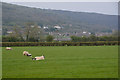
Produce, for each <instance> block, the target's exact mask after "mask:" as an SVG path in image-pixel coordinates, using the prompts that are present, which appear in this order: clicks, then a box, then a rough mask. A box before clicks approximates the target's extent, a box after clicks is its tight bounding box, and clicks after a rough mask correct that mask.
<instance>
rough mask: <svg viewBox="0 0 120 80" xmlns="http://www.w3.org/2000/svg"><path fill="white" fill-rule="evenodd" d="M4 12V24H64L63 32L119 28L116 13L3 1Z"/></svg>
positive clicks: (109, 30)
mask: <svg viewBox="0 0 120 80" xmlns="http://www.w3.org/2000/svg"><path fill="white" fill-rule="evenodd" d="M2 12H3V16H2V17H3V18H2V19H3V20H2V21H3V26H14V25H15V24H17V25H20V26H24V23H26V22H35V23H37V24H38V25H40V26H48V27H52V26H55V25H59V26H62V27H63V30H62V31H63V32H74V31H76V32H79V31H89V32H111V31H112V30H113V29H117V16H116V15H104V14H98V13H87V12H72V11H63V10H50V9H40V8H31V7H25V6H20V5H13V4H8V3H2Z"/></svg>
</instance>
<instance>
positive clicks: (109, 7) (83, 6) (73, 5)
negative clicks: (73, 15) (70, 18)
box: [4, 1, 118, 15]
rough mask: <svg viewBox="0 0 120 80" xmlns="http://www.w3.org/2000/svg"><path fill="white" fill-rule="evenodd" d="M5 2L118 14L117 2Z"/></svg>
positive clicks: (43, 7)
mask: <svg viewBox="0 0 120 80" xmlns="http://www.w3.org/2000/svg"><path fill="white" fill-rule="evenodd" d="M4 2H8V3H12V4H18V5H23V6H29V7H36V8H42V9H55V10H68V11H77V12H95V13H102V14H110V15H117V14H118V3H117V2H9V1H4Z"/></svg>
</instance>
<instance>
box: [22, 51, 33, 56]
mask: <svg viewBox="0 0 120 80" xmlns="http://www.w3.org/2000/svg"><path fill="white" fill-rule="evenodd" d="M23 55H26V56H32V55H31V54H29V52H28V51H23Z"/></svg>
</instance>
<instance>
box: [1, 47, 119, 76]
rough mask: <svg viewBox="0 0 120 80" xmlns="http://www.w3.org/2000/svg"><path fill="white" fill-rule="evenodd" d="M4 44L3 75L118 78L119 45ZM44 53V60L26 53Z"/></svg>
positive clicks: (35, 54) (36, 54)
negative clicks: (9, 45) (25, 45)
mask: <svg viewBox="0 0 120 80" xmlns="http://www.w3.org/2000/svg"><path fill="white" fill-rule="evenodd" d="M12 48H13V50H5V47H3V48H2V64H3V65H2V70H3V72H2V76H3V78H117V77H118V46H69V47H67V46H64V47H63V46H51V47H49V46H46V47H12ZM23 51H28V52H29V53H30V54H32V56H33V57H35V56H41V55H42V54H44V55H45V60H43V61H32V59H31V57H27V56H23Z"/></svg>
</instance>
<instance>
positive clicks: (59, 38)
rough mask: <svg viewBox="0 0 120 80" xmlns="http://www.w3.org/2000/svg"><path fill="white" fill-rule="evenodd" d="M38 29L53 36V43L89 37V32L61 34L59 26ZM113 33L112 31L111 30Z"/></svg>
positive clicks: (101, 34) (106, 34) (10, 31)
mask: <svg viewBox="0 0 120 80" xmlns="http://www.w3.org/2000/svg"><path fill="white" fill-rule="evenodd" d="M31 27H34V26H31ZM38 28H40V29H43V30H44V33H45V34H46V35H52V36H54V40H55V41H69V40H71V38H70V37H71V36H78V37H83V36H87V37H88V36H90V35H91V34H93V33H91V32H88V31H81V32H61V30H62V29H64V27H61V26H59V25H55V26H53V27H52V28H53V29H54V31H49V27H48V26H43V27H41V26H38ZM113 32H114V30H113ZM11 33H13V31H12V30H8V31H7V35H9V34H11ZM111 34H112V33H108V32H106V33H105V32H104V33H102V32H101V33H99V32H98V33H94V35H95V36H98V37H99V36H108V35H111Z"/></svg>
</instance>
